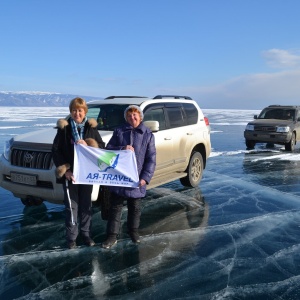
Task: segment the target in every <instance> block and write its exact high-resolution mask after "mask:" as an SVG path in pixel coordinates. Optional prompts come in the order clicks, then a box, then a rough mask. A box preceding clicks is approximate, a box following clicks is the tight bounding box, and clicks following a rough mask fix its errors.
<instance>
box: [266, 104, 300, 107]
mask: <svg viewBox="0 0 300 300" xmlns="http://www.w3.org/2000/svg"><path fill="white" fill-rule="evenodd" d="M268 107H299V105H279V104H272V105H269V106H268Z"/></svg>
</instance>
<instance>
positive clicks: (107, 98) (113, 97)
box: [104, 96, 147, 100]
mask: <svg viewBox="0 0 300 300" xmlns="http://www.w3.org/2000/svg"><path fill="white" fill-rule="evenodd" d="M117 98H147V97H144V96H109V97H106V98H104V100H109V99H117Z"/></svg>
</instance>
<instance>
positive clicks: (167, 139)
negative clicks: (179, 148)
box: [164, 137, 172, 141]
mask: <svg viewBox="0 0 300 300" xmlns="http://www.w3.org/2000/svg"><path fill="white" fill-rule="evenodd" d="M171 139H172V138H171V137H165V138H164V140H165V141H170V140H171Z"/></svg>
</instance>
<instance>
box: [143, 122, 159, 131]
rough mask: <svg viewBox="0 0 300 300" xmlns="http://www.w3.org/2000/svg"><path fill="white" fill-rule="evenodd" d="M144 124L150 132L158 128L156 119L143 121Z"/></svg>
mask: <svg viewBox="0 0 300 300" xmlns="http://www.w3.org/2000/svg"><path fill="white" fill-rule="evenodd" d="M144 125H145V126H147V127H148V128H149V129H150V130H151V131H152V132H157V131H158V130H159V123H158V121H144Z"/></svg>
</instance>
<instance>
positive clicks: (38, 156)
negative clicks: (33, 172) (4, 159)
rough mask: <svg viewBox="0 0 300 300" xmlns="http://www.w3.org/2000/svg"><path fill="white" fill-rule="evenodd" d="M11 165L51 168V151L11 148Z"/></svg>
mask: <svg viewBox="0 0 300 300" xmlns="http://www.w3.org/2000/svg"><path fill="white" fill-rule="evenodd" d="M10 161H11V164H12V165H13V166H18V167H22V168H29V169H42V170H49V169H51V161H52V153H51V152H41V151H29V150H20V149H13V150H12V152H11V158H10Z"/></svg>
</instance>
